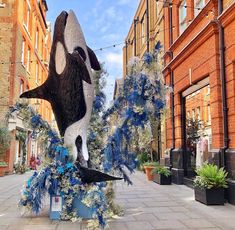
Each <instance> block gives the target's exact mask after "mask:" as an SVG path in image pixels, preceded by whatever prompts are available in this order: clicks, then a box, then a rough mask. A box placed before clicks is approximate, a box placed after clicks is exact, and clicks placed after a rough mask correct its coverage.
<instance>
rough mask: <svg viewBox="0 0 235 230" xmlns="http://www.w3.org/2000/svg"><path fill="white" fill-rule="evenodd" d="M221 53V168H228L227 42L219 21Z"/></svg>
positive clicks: (220, 9)
mask: <svg viewBox="0 0 235 230" xmlns="http://www.w3.org/2000/svg"><path fill="white" fill-rule="evenodd" d="M222 12H223V0H219V1H218V13H219V15H220V14H222ZM217 23H218V28H219V53H220V78H221V84H222V85H221V90H222V105H223V130H224V147H223V148H221V156H220V158H221V159H220V166H222V167H226V153H225V151H226V150H227V149H228V148H229V136H228V106H227V93H226V72H225V45H224V44H225V42H224V28H223V26H222V25H221V23H220V22H219V21H217Z"/></svg>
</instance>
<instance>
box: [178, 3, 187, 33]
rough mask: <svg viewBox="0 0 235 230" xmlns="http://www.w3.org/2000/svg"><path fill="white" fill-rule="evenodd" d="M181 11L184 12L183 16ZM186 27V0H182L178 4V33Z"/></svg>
mask: <svg viewBox="0 0 235 230" xmlns="http://www.w3.org/2000/svg"><path fill="white" fill-rule="evenodd" d="M182 12H183V13H184V14H185V16H184V17H181V16H182ZM184 14H183V15H184ZM186 28H187V1H186V0H184V1H182V2H181V3H180V5H179V33H180V34H182V33H183V32H184V31H185V30H186Z"/></svg>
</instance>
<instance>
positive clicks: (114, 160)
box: [101, 43, 171, 184]
mask: <svg viewBox="0 0 235 230" xmlns="http://www.w3.org/2000/svg"><path fill="white" fill-rule="evenodd" d="M160 50H161V45H160V43H157V45H156V47H155V51H154V53H146V54H145V55H144V57H143V59H142V60H141V59H139V58H134V59H133V60H132V62H131V64H130V66H129V75H127V76H126V78H125V80H124V87H123V91H122V93H121V94H120V95H119V96H118V97H117V99H116V100H115V101H114V103H113V106H112V107H111V108H109V109H108V110H107V111H106V112H105V113H104V114H103V121H104V125H103V126H105V125H106V124H107V120H108V118H110V119H111V116H112V115H113V114H115V113H116V114H118V116H119V121H120V122H119V124H118V127H117V128H116V130H115V131H114V133H113V135H111V136H110V137H109V138H108V140H107V143H106V144H105V147H104V148H103V149H102V151H101V152H102V154H103V155H104V160H105V161H104V164H103V167H104V171H106V172H111V171H118V172H119V173H120V175H121V176H123V178H124V180H125V181H126V182H127V183H128V184H131V183H132V182H131V180H130V178H129V177H128V176H127V173H126V172H125V169H127V170H129V171H130V172H131V173H132V172H133V171H134V169H135V168H136V166H137V160H136V153H133V152H132V151H130V143H131V141H133V137H134V136H135V135H134V132H135V131H136V130H138V129H136V127H141V128H142V129H144V127H145V125H146V124H148V122H149V121H150V118H151V116H155V117H156V118H157V119H158V120H160V117H161V114H162V113H163V111H164V108H165V105H166V94H167V93H169V92H171V88H170V87H168V86H166V85H164V79H163V76H162V73H161V70H162V65H161V53H160Z"/></svg>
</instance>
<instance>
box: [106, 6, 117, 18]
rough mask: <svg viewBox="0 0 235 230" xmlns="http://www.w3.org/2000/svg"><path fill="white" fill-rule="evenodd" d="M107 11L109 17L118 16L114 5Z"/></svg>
mask: <svg viewBox="0 0 235 230" xmlns="http://www.w3.org/2000/svg"><path fill="white" fill-rule="evenodd" d="M105 13H106V14H107V16H108V17H110V18H115V17H116V11H115V8H114V7H113V6H111V7H109V8H108V9H107V10H106V11H105Z"/></svg>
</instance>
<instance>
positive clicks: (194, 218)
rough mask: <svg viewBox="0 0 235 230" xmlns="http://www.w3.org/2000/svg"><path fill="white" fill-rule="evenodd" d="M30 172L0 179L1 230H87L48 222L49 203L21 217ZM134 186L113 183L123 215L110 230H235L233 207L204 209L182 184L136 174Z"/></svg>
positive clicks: (74, 225)
mask: <svg viewBox="0 0 235 230" xmlns="http://www.w3.org/2000/svg"><path fill="white" fill-rule="evenodd" d="M30 175H31V173H26V174H24V175H10V176H6V177H2V178H0V230H67V229H68V230H75V229H76V230H89V229H87V224H86V223H85V222H83V223H71V222H67V221H51V220H50V219H49V218H48V210H49V206H48V203H47V205H46V206H45V207H44V209H43V211H42V213H41V214H40V215H39V216H36V217H35V216H32V215H25V216H23V217H22V216H21V214H20V212H19V210H18V208H17V202H18V200H19V195H20V190H21V186H22V184H23V183H24V181H25V180H26V178H27V177H29V176H30ZM131 178H132V181H133V186H127V185H126V184H124V183H123V182H117V183H116V184H115V190H116V194H117V196H116V202H117V203H118V204H119V205H121V206H122V207H123V209H124V212H125V215H124V216H123V217H118V218H115V219H112V220H109V222H108V228H107V229H110V230H157V229H168V230H170V229H182V230H183V229H203V230H206V229H208V230H209V229H210V230H218V229H220V230H235V206H232V205H229V204H225V205H224V206H205V205H203V204H201V203H199V202H196V201H195V200H194V191H193V190H192V189H190V188H188V187H186V186H184V185H171V186H160V185H158V184H156V183H154V182H149V181H147V180H146V178H145V175H144V174H143V173H140V172H136V173H135V174H134V175H133V176H132V177H131Z"/></svg>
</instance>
